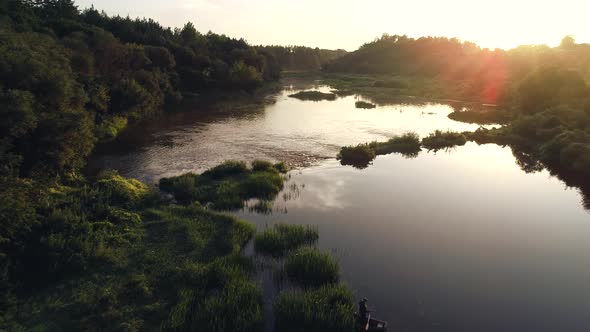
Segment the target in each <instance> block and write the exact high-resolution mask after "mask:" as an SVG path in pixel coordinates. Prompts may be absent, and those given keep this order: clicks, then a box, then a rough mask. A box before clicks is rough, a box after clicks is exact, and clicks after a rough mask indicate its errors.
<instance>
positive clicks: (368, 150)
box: [337, 133, 420, 168]
mask: <svg viewBox="0 0 590 332" xmlns="http://www.w3.org/2000/svg"><path fill="white" fill-rule="evenodd" d="M419 152H420V138H419V136H418V134H416V133H406V134H403V135H401V136H394V137H392V138H390V139H389V140H387V141H386V142H376V141H374V142H371V143H364V144H359V145H356V146H345V147H342V148H341V149H340V153H339V154H338V155H337V159H338V160H340V163H341V164H342V165H352V166H354V167H356V168H365V167H367V166H368V165H370V163H371V162H372V161H373V159H375V157H376V156H378V155H385V154H390V153H401V154H402V155H404V156H405V157H408V158H412V157H416V156H417V155H418V153H419Z"/></svg>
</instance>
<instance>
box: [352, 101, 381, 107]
mask: <svg viewBox="0 0 590 332" xmlns="http://www.w3.org/2000/svg"><path fill="white" fill-rule="evenodd" d="M354 106H355V107H356V108H364V109H372V108H375V107H377V105H375V104H371V103H367V102H366V101H361V100H359V101H357V102H356V103H354Z"/></svg>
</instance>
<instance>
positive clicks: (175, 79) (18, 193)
mask: <svg viewBox="0 0 590 332" xmlns="http://www.w3.org/2000/svg"><path fill="white" fill-rule="evenodd" d="M279 74H280V67H279V66H278V63H277V61H276V60H275V59H274V57H273V56H272V55H270V54H268V53H266V52H264V51H263V50H258V49H256V48H254V47H252V46H250V45H248V44H247V43H246V42H245V41H244V40H241V39H232V38H229V37H227V36H223V35H217V34H213V33H207V34H201V33H199V32H198V31H196V29H195V27H194V26H193V25H192V24H190V23H187V24H186V25H185V26H184V27H183V28H182V29H175V30H172V29H169V28H164V27H162V26H161V25H159V24H158V23H156V22H154V21H152V20H146V19H130V18H123V17H118V16H115V17H109V16H107V15H106V14H105V13H102V12H99V11H97V10H95V9H94V8H91V9H88V10H85V11H80V10H78V8H77V7H76V6H75V5H74V3H73V1H71V0H35V1H32V0H31V1H28V0H0V114H1V117H2V122H1V123H0V330H3V331H4V330H6V331H24V330H39V331H60V330H72V331H76V330H79V331H88V330H125V331H137V330H160V329H164V330H194V329H196V328H195V327H196V326H198V329H201V328H202V329H204V330H208V331H222V330H240V331H258V330H260V329H259V323H260V322H261V319H262V315H261V309H260V302H261V301H260V300H259V299H260V295H259V291H258V289H257V288H256V285H254V284H253V283H251V282H250V281H249V280H248V273H249V271H250V267H249V266H250V265H249V262H246V261H243V259H242V258H241V257H240V255H239V251H240V250H241V248H242V246H243V245H244V244H245V242H246V241H247V240H248V239H249V238H250V236H251V235H252V231H253V228H252V226H251V225H246V224H245V223H243V222H241V221H238V220H236V219H235V218H231V217H228V216H225V215H220V214H218V213H214V212H211V211H210V210H206V209H204V208H202V207H200V206H199V205H198V204H197V205H194V206H187V207H175V206H170V204H169V202H168V201H166V200H164V199H162V198H161V197H159V195H158V193H157V192H156V191H155V190H154V189H153V188H150V187H149V186H147V185H145V184H143V183H140V182H138V181H135V180H131V179H125V178H123V177H121V176H119V175H118V174H116V173H112V172H105V173H103V174H101V175H99V176H98V177H96V178H93V179H85V178H84V177H83V176H82V175H81V174H80V169H81V168H82V167H83V166H84V164H85V162H86V159H87V156H88V155H89V154H90V153H91V151H92V150H93V148H94V146H95V144H96V143H97V142H99V141H101V140H108V139H112V138H114V137H116V136H117V134H118V132H119V131H121V130H122V129H124V128H125V126H127V124H128V122H130V121H138V120H140V119H142V118H145V117H149V116H152V115H154V114H156V113H158V112H161V111H162V110H163V109H164V107H163V106H164V105H166V104H168V103H175V102H178V101H179V100H180V99H181V98H182V96H183V95H186V94H196V95H202V94H207V93H209V92H211V91H214V90H223V91H230V90H231V91H248V90H253V89H256V88H257V87H259V86H260V85H261V84H263V83H264V82H265V81H270V80H274V79H276V78H278V76H279ZM226 295H227V296H226ZM244 304H247V305H244ZM195 308H199V309H200V311H199V312H195ZM236 308H239V309H240V315H239V317H238V316H236V317H235V319H232V318H229V316H230V313H232V314H234V313H236ZM223 310H226V313H225V314H223V312H222V311H223ZM220 314H221V315H222V316H223V317H224V321H223V322H219V321H217V320H215V319H214V317H215V315H220ZM191 324H195V325H191Z"/></svg>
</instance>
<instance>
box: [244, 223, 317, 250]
mask: <svg viewBox="0 0 590 332" xmlns="http://www.w3.org/2000/svg"><path fill="white" fill-rule="evenodd" d="M318 237H319V236H318V231H317V229H316V228H315V227H312V226H303V225H287V224H275V225H274V226H272V227H270V228H268V229H266V230H264V231H262V232H260V233H257V234H256V235H255V236H254V250H255V251H256V252H258V253H261V254H264V255H269V256H274V257H281V256H284V255H286V254H288V253H289V252H291V251H293V250H296V249H297V248H299V247H301V246H304V245H312V244H314V243H315V242H316V241H317V240H318Z"/></svg>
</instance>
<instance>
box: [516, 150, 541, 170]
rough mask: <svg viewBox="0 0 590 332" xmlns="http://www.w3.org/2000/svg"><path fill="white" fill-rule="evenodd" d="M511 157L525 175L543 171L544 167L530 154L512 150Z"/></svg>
mask: <svg viewBox="0 0 590 332" xmlns="http://www.w3.org/2000/svg"><path fill="white" fill-rule="evenodd" d="M512 155H513V156H514V158H516V164H517V165H518V167H520V169H522V170H523V171H524V172H525V173H527V174H528V173H536V172H540V171H542V170H544V169H545V166H543V164H542V163H541V162H540V161H539V160H538V159H536V158H535V157H534V156H533V155H532V154H531V153H529V152H525V151H522V150H518V149H514V148H513V149H512Z"/></svg>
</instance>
